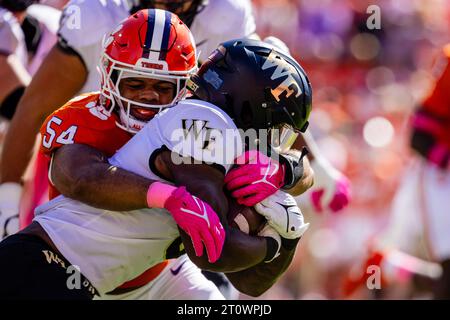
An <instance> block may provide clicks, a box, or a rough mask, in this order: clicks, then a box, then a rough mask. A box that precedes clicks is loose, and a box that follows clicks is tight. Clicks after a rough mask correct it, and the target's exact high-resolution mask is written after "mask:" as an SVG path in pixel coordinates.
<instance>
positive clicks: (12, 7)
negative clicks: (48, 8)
mask: <svg viewBox="0 0 450 320" xmlns="http://www.w3.org/2000/svg"><path fill="white" fill-rule="evenodd" d="M37 2H39V0H0V7H3V8H5V9H7V10H9V11H11V12H22V11H25V10H27V8H28V7H29V6H31V5H32V4H33V3H37Z"/></svg>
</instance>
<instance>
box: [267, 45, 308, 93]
mask: <svg viewBox="0 0 450 320" xmlns="http://www.w3.org/2000/svg"><path fill="white" fill-rule="evenodd" d="M280 60H281V61H280ZM273 67H276V69H275V70H274V72H273V74H272V76H271V77H270V79H272V80H276V79H279V78H281V77H286V76H287V77H286V79H285V80H284V81H283V82H282V83H280V84H279V85H278V87H276V88H275V89H272V90H271V92H272V94H273V96H274V97H275V99H277V101H280V95H281V94H282V93H283V92H286V97H289V96H291V95H292V94H295V96H296V97H298V96H300V95H301V94H302V90H301V89H300V87H299V86H298V84H297V82H296V81H295V79H294V77H293V76H292V75H293V74H295V73H296V71H295V69H294V67H293V66H291V65H290V64H289V63H287V62H286V60H284V59H283V58H282V57H281V56H280V55H279V54H278V53H277V52H276V51H274V50H272V51H271V52H270V54H269V56H268V57H267V60H266V61H265V62H264V64H263V66H262V67H261V69H262V70H267V69H269V68H273Z"/></svg>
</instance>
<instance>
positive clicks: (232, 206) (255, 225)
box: [228, 197, 266, 236]
mask: <svg viewBox="0 0 450 320" xmlns="http://www.w3.org/2000/svg"><path fill="white" fill-rule="evenodd" d="M228 223H229V224H230V226H231V227H232V228H236V229H239V230H241V231H242V232H244V233H246V234H248V235H251V236H256V235H257V234H258V232H259V231H260V230H261V229H262V228H263V227H264V225H265V223H266V218H264V217H263V216H262V215H260V214H259V213H258V212H256V210H255V209H254V208H253V207H247V206H244V205H241V204H238V203H237V202H236V199H234V198H232V197H228Z"/></svg>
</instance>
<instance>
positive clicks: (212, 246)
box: [147, 182, 225, 263]
mask: <svg viewBox="0 0 450 320" xmlns="http://www.w3.org/2000/svg"><path fill="white" fill-rule="evenodd" d="M147 203H148V205H149V207H152V208H165V209H166V210H168V211H169V212H170V213H171V214H172V217H173V218H174V220H175V222H176V223H177V224H178V226H179V227H180V228H181V229H183V230H184V231H185V232H186V233H187V234H188V235H189V236H190V237H191V240H192V244H193V246H194V250H195V254H196V255H197V257H200V256H202V255H203V245H202V242H203V243H204V244H205V246H206V251H207V254H208V261H209V262H211V263H214V262H216V261H217V259H219V258H220V255H221V253H222V248H223V244H224V242H225V230H224V229H223V226H222V224H221V223H220V220H219V217H218V216H217V214H216V213H215V212H214V210H213V209H212V208H211V207H210V206H209V205H208V204H207V203H206V202H204V201H202V200H200V199H199V198H197V197H194V196H193V195H191V194H190V193H189V192H188V191H187V190H186V188H185V187H178V188H176V187H173V186H170V185H167V184H164V183H161V182H155V183H153V184H152V185H151V186H150V188H149V190H148V192H147Z"/></svg>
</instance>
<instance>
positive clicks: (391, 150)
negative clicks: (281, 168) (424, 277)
mask: <svg viewBox="0 0 450 320" xmlns="http://www.w3.org/2000/svg"><path fill="white" fill-rule="evenodd" d="M253 4H254V13H255V17H256V25H257V29H258V33H260V34H261V35H263V36H264V35H274V36H277V37H279V38H280V39H282V40H283V41H285V42H286V43H287V45H288V46H289V48H290V50H291V53H292V54H293V55H294V56H295V57H296V58H297V59H298V60H299V61H301V63H302V64H303V65H304V66H305V69H306V71H307V72H308V74H309V76H310V78H311V82H312V84H313V90H314V97H313V105H314V108H313V109H314V111H313V113H312V119H311V126H310V129H311V130H312V132H313V133H314V135H315V137H316V138H317V139H318V144H319V146H320V147H321V150H322V152H323V153H324V154H325V155H326V157H327V158H328V159H329V160H330V161H331V162H332V163H333V165H334V166H335V167H336V168H338V169H339V170H341V171H342V172H344V173H345V174H346V175H347V176H348V177H349V178H350V180H351V182H352V185H353V197H352V202H351V204H350V205H349V206H348V207H347V208H346V209H344V211H343V212H342V213H340V214H337V215H333V214H331V213H328V214H327V213H325V214H322V215H317V214H316V213H313V212H312V211H311V210H310V208H307V207H306V204H307V201H302V198H301V197H300V199H299V201H300V203H301V204H302V205H303V204H304V205H305V206H304V207H303V211H304V214H305V215H306V217H307V220H308V221H310V222H312V228H311V229H310V230H309V231H308V232H307V234H306V235H305V236H304V238H303V239H302V245H301V246H299V250H298V251H297V255H296V257H295V261H294V262H293V264H292V265H291V267H290V269H289V271H288V272H287V274H286V275H285V276H284V278H283V279H282V280H281V281H280V282H279V284H278V285H277V287H276V289H273V290H271V291H270V292H269V293H268V294H267V295H266V296H265V297H266V298H269V299H292V298H293V299H309V298H312V299H321V298H323V299H343V298H347V297H346V296H344V295H343V292H342V283H343V281H344V278H345V277H346V274H347V273H348V272H349V270H350V269H351V268H352V267H354V265H355V263H356V264H358V263H359V261H361V260H362V259H364V256H365V254H366V253H367V249H368V248H367V246H368V241H369V240H370V239H371V238H372V237H376V235H377V234H379V233H380V232H381V230H382V229H383V228H384V227H385V226H386V224H387V223H388V221H389V220H388V219H389V215H390V211H391V207H392V200H393V197H394V194H395V192H396V189H397V187H398V185H399V182H400V180H401V179H402V177H403V175H404V173H405V169H407V168H408V166H407V164H408V163H409V162H410V161H411V156H412V151H411V149H410V148H409V140H410V135H411V128H410V120H411V119H410V118H411V115H412V112H413V111H414V109H415V108H416V107H417V105H418V104H419V103H420V102H421V101H422V100H423V99H424V98H425V97H426V95H427V93H428V92H429V90H430V88H431V86H432V84H433V79H434V77H436V76H438V75H439V74H433V69H435V68H434V67H433V66H434V65H435V64H436V61H435V60H436V59H437V58H438V57H439V56H440V54H441V51H442V47H443V45H444V44H445V43H446V42H448V40H449V30H450V28H449V27H450V3H449V2H448V1H444V0H433V1H420V0H415V1H408V0H400V1H398V0H395V1H394V0H380V1H357V0H341V1H331V0H318V1H301V0H279V1H268V0H254V1H253ZM373 4H376V6H378V8H376V9H375V10H379V11H376V12H378V13H379V17H380V18H381V21H380V26H381V29H374V30H370V29H369V28H368V26H367V21H368V19H369V17H371V16H372V15H373V13H374V11H370V12H367V8H368V7H369V6H370V5H373ZM443 209H445V208H443ZM424 258H427V257H424ZM409 285H411V284H410V283H409V284H405V286H409ZM397 291H399V292H396V293H394V294H392V295H391V296H390V298H409V297H416V298H420V297H427V296H426V294H421V293H415V292H414V290H409V289H407V290H404V289H402V290H397ZM376 296H377V290H375V291H369V290H362V291H360V292H359V293H358V294H356V295H354V296H353V298H373V297H376ZM386 298H388V297H386Z"/></svg>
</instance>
